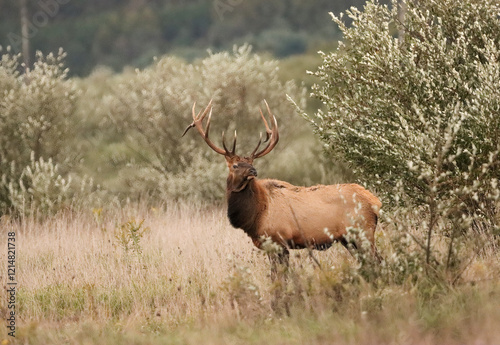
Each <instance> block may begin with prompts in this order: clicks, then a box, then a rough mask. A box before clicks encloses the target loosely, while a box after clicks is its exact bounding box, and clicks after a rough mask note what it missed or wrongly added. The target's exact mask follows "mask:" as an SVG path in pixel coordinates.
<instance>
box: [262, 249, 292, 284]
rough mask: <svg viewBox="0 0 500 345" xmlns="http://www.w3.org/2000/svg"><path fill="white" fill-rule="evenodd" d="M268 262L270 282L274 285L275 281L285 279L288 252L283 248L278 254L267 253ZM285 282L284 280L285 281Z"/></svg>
mask: <svg viewBox="0 0 500 345" xmlns="http://www.w3.org/2000/svg"><path fill="white" fill-rule="evenodd" d="M267 256H268V257H269V262H270V264H271V281H272V282H273V283H274V282H275V281H276V279H280V278H282V277H284V278H286V274H287V272H288V266H289V259H290V252H289V251H288V249H286V248H283V251H282V252H280V253H269V254H267ZM285 280H286V279H285Z"/></svg>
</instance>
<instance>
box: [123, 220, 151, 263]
mask: <svg viewBox="0 0 500 345" xmlns="http://www.w3.org/2000/svg"><path fill="white" fill-rule="evenodd" d="M143 224H144V219H143V220H141V221H140V222H137V221H136V220H135V219H131V220H128V221H127V222H125V223H123V224H121V225H120V226H117V227H116V230H115V239H116V240H117V242H118V244H119V245H120V247H121V248H122V250H123V251H124V253H125V255H126V256H127V255H131V254H135V255H137V256H140V255H141V254H142V247H141V239H142V238H143V237H144V235H145V234H146V233H147V232H148V231H149V228H148V227H143Z"/></svg>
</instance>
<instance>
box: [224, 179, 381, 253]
mask: <svg viewBox="0 0 500 345" xmlns="http://www.w3.org/2000/svg"><path fill="white" fill-rule="evenodd" d="M227 197H228V216H229V219H230V221H231V223H232V224H233V226H235V227H240V228H242V229H243V230H244V231H245V232H246V233H247V234H248V235H249V236H250V237H251V238H252V240H253V242H254V244H255V245H256V246H257V247H260V245H261V240H262V239H263V238H267V237H270V238H272V240H273V241H274V242H276V243H279V244H280V245H282V246H284V247H286V248H292V249H295V248H305V247H312V248H317V249H326V248H328V247H329V246H330V245H331V244H332V242H333V241H334V240H339V241H341V242H343V240H344V237H343V236H344V235H345V234H346V229H347V228H348V227H350V226H352V227H358V228H361V229H363V230H364V232H365V236H366V238H367V239H368V240H369V241H370V242H371V243H372V246H374V232H375V228H376V225H377V217H378V212H379V210H380V207H381V202H380V200H379V199H378V198H377V197H375V196H374V195H373V194H371V193H370V192H369V191H367V190H366V189H365V188H363V187H361V186H360V185H357V184H339V185H327V186H325V185H318V186H314V187H297V186H294V185H291V184H289V183H287V182H283V181H278V180H269V179H265V180H257V179H252V180H251V181H250V182H249V183H248V186H247V187H246V188H245V189H244V190H242V191H240V192H231V191H229V190H228V192H227ZM235 199H239V200H240V201H239V202H238V203H235V202H234V200H235ZM235 207H238V208H240V209H239V210H237V209H233V208H235ZM239 217H245V218H246V220H247V221H246V222H242V221H240V220H239ZM250 219H253V221H249V220H250ZM325 229H326V230H325ZM343 243H345V242H343Z"/></svg>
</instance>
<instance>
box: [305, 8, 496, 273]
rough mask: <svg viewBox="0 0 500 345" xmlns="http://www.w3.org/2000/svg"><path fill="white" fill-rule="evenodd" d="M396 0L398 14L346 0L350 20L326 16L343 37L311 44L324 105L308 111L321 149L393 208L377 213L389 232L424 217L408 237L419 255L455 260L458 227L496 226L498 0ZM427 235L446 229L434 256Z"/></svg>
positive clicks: (447, 261) (431, 260)
mask: <svg viewBox="0 0 500 345" xmlns="http://www.w3.org/2000/svg"><path fill="white" fill-rule="evenodd" d="M403 4H404V11H405V12H404V16H403V19H402V20H401V17H402V16H401V13H399V12H398V11H400V8H399V5H398V3H396V2H393V6H392V8H388V7H387V6H384V5H381V4H379V3H378V2H377V1H369V2H368V3H367V4H366V6H365V8H364V11H359V10H357V9H355V8H354V9H351V10H350V11H347V12H346V13H347V15H348V17H349V18H350V20H352V26H349V27H348V26H346V25H345V24H344V23H343V21H342V16H340V17H336V16H333V15H332V16H333V19H334V21H335V22H336V23H337V24H338V26H339V27H340V29H341V31H342V32H343V34H344V40H343V42H340V44H339V47H338V49H337V50H336V51H335V52H331V53H321V55H322V57H323V65H322V66H320V68H319V69H318V71H317V72H315V75H316V76H317V77H319V78H320V79H321V81H322V84H321V85H318V86H316V87H315V89H314V91H313V94H314V96H316V97H317V98H319V99H320V100H321V101H322V102H324V103H325V105H326V107H327V112H323V111H318V113H316V115H315V117H312V118H309V120H310V121H311V123H312V124H313V126H314V128H315V131H316V133H317V134H318V135H319V136H320V137H321V139H322V140H323V141H324V143H325V144H326V145H327V148H328V151H329V153H330V154H331V155H332V156H335V157H339V158H342V159H343V160H345V161H348V162H350V163H352V167H353V169H354V171H355V172H356V173H357V176H358V178H359V179H360V180H361V181H363V182H364V183H366V184H368V185H370V186H372V187H373V188H376V189H377V190H378V191H379V193H380V194H381V195H382V196H383V199H384V201H385V203H384V208H385V209H386V210H396V211H397V212H395V213H393V214H392V215H391V214H390V213H386V214H388V215H389V217H388V221H389V222H391V223H392V222H394V223H396V224H399V225H398V230H399V231H403V232H408V231H410V229H409V222H408V221H407V220H408V219H409V217H410V218H411V217H419V218H420V219H422V224H423V226H424V228H426V229H427V231H426V235H425V237H422V238H419V239H417V238H416V240H417V243H419V245H420V247H421V248H422V249H423V250H424V251H425V254H426V255H425V256H426V260H425V261H426V263H427V264H433V263H436V264H437V263H439V262H440V263H442V264H443V265H444V266H445V267H446V269H451V267H454V266H457V267H462V265H461V264H460V262H461V260H460V256H459V255H458V252H459V250H458V248H456V247H457V246H458V244H457V238H458V237H461V240H462V241H464V240H466V239H467V238H464V237H463V235H464V234H465V233H466V232H467V230H468V229H470V228H471V225H472V226H473V227H474V226H475V228H478V227H479V228H481V230H482V231H487V232H490V233H491V231H495V230H496V231H498V226H499V218H498V198H499V195H500V192H499V188H498V178H499V177H500V164H499V162H500V161H499V159H498V153H499V150H500V141H499V140H500V135H499V134H500V117H499V116H498V114H499V110H500V93H499V92H498V79H499V77H500V68H499V66H500V65H499V60H498V57H499V56H500V20H499V18H498V13H499V11H500V7H499V4H498V2H497V1H474V0H469V1H461V2H455V1H451V0H449V1H448V0H445V1H434V0H425V1H418V2H416V1H408V2H403ZM395 28H396V29H397V30H398V31H399V33H400V34H399V37H395V36H394V29H395ZM435 234H436V235H437V236H443V235H445V236H447V238H448V240H447V242H448V251H447V254H446V255H445V256H444V258H443V259H442V260H440V259H438V258H436V257H433V255H434V254H433V252H434V249H435V248H434V245H435V242H436V241H437V239H436V237H435V236H434V235H435ZM478 248H481V246H479V247H478ZM462 264H463V262H462ZM457 269H458V268H457ZM458 270H460V269H458Z"/></svg>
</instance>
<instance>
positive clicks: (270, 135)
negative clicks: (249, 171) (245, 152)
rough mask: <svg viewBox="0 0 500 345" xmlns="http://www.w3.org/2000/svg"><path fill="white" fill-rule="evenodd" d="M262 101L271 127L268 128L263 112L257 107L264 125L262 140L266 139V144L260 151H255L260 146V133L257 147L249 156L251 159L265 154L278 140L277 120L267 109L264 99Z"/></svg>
mask: <svg viewBox="0 0 500 345" xmlns="http://www.w3.org/2000/svg"><path fill="white" fill-rule="evenodd" d="M264 103H266V108H267V112H268V114H269V120H270V121H271V123H272V129H270V128H269V125H268V123H267V121H266V118H265V117H264V114H263V113H262V110H261V109H259V111H260V116H261V117H262V120H263V121H264V125H265V126H266V140H264V142H267V141H268V144H267V146H266V147H265V148H263V149H262V150H261V151H259V152H257V150H258V149H259V147H260V144H261V143H262V133H260V139H259V143H258V144H257V147H256V148H255V149H254V150H253V152H252V154H251V156H250V157H251V159H252V160H253V159H255V158H260V157H263V156H265V155H267V154H268V153H269V152H271V151H272V150H273V149H274V147H275V146H276V144H277V143H278V140H279V133H278V122H277V121H276V118H275V117H274V115H273V114H272V113H271V109H269V105H268V104H267V102H266V100H264ZM256 152H257V153H256Z"/></svg>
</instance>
